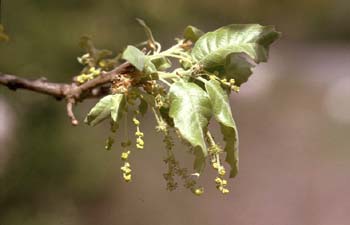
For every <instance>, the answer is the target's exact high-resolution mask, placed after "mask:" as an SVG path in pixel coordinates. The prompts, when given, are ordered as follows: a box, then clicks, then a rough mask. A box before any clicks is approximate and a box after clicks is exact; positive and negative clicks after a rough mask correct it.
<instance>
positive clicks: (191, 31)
mask: <svg viewBox="0 0 350 225" xmlns="http://www.w3.org/2000/svg"><path fill="white" fill-rule="evenodd" d="M203 34H204V32H203V31H201V30H200V29H198V28H197V27H194V26H191V25H189V26H187V27H186V28H185V30H184V38H185V39H186V40H190V41H192V42H196V41H197V40H198V39H199V38H200V37H201V36H203Z"/></svg>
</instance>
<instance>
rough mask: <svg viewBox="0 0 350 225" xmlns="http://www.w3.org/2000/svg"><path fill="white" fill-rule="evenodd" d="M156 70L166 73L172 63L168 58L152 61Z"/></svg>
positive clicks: (160, 57)
mask: <svg viewBox="0 0 350 225" xmlns="http://www.w3.org/2000/svg"><path fill="white" fill-rule="evenodd" d="M151 61H152V63H153V64H154V66H155V67H156V70H159V71H164V70H166V69H168V68H170V67H171V62H170V60H169V59H168V58H167V57H164V56H159V57H157V58H154V59H152V60H151Z"/></svg>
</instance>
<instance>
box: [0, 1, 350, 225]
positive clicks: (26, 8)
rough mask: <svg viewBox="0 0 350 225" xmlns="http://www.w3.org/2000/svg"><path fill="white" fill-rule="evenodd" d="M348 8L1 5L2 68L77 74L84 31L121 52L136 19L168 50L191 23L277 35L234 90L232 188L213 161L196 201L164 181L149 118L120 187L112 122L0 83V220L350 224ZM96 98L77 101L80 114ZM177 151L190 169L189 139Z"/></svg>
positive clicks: (135, 31) (53, 76) (293, 4)
mask: <svg viewBox="0 0 350 225" xmlns="http://www.w3.org/2000/svg"><path fill="white" fill-rule="evenodd" d="M349 13H350V2H349V1H346V0H333V1H329V0H294V1H277V0H264V1H259V0H237V1H227V0H226V1H225V0H217V1H208V0H202V1H198V0H194V1H184V0H177V1H160V0H151V1H139V0H136V1H126V0H123V1H112V0H100V1H93V0H85V1H81V0H60V1H44V0H11V1H10V0H2V14H1V16H2V18H1V19H2V23H3V24H4V26H5V27H6V31H7V33H8V34H9V35H10V37H11V41H10V42H8V43H0V71H1V72H5V73H10V74H17V75H21V76H23V77H26V78H37V77H39V76H46V77H47V78H48V79H49V80H50V81H57V82H67V81H70V79H71V77H72V76H73V75H76V74H78V73H79V71H80V69H81V67H80V65H79V64H78V62H77V61H76V57H77V56H79V55H81V54H82V51H81V49H80V48H79V46H78V42H79V38H80V37H81V36H83V35H86V34H88V35H90V36H92V38H93V41H94V43H95V44H96V45H97V46H98V47H100V48H107V49H111V50H113V51H115V52H117V51H120V50H122V49H123V47H125V46H126V45H127V44H134V43H138V42H140V41H143V40H144V39H145V36H144V33H143V30H142V28H140V27H139V26H138V24H137V23H136V21H135V18H136V17H139V18H142V19H144V20H145V21H146V22H147V23H148V24H149V25H150V26H151V27H152V29H153V31H154V35H155V37H156V39H157V40H159V41H160V42H161V43H163V46H165V47H166V46H170V45H171V44H173V43H174V38H175V37H176V36H181V34H182V30H183V28H185V27H186V26H187V25H188V24H191V25H195V26H197V27H199V28H201V29H203V30H205V31H210V30H213V29H215V28H217V27H219V26H223V25H226V24H230V23H260V24H263V25H268V24H272V25H276V27H277V30H279V31H281V32H282V33H283V37H282V39H281V40H279V41H278V42H277V43H275V44H273V46H272V48H271V54H270V60H269V62H268V63H267V64H262V65H259V66H258V67H257V68H256V69H255V73H254V74H253V76H252V77H251V78H250V80H249V82H248V83H247V84H246V85H244V86H242V88H241V92H240V93H239V94H234V95H233V96H232V99H231V101H232V106H233V107H232V111H233V114H234V116H235V119H236V122H237V124H238V127H239V131H240V150H241V152H240V156H241V161H240V165H241V170H240V173H239V176H238V178H237V179H234V180H231V182H230V189H231V193H230V195H228V196H222V195H221V194H220V193H219V192H217V191H216V190H215V187H214V186H215V185H214V181H213V180H214V177H215V172H214V171H212V170H211V169H210V168H208V169H207V170H206V171H205V174H204V176H203V177H202V178H201V180H200V182H201V183H202V184H203V185H204V187H205V188H206V189H205V194H204V195H203V196H202V197H199V198H198V197H196V196H194V195H193V194H192V193H190V192H189V191H188V190H185V189H184V188H179V189H178V190H176V191H175V192H168V191H166V190H165V182H164V181H163V177H162V174H163V172H165V170H166V168H165V166H164V165H163V162H162V158H163V156H164V154H165V152H164V148H163V146H162V145H161V135H159V134H157V133H155V132H154V129H153V128H154V125H155V124H154V121H153V118H152V117H151V116H150V115H147V116H146V119H145V120H144V121H145V122H144V123H143V124H142V128H143V130H144V132H145V134H146V137H145V139H146V147H145V149H144V151H141V152H137V154H136V153H135V154H133V155H132V157H131V158H132V159H131V160H132V161H131V162H132V166H133V169H134V170H133V172H134V179H133V182H132V183H130V184H125V183H124V182H123V180H122V178H121V174H120V169H119V167H120V165H121V162H120V160H119V154H120V149H119V148H118V147H116V148H114V150H113V151H111V152H107V151H104V149H103V146H104V140H105V138H106V137H107V135H108V134H109V133H108V127H107V126H105V125H101V126H98V127H96V128H94V129H92V128H89V127H87V126H86V125H83V124H82V125H81V126H78V127H71V125H70V123H69V121H68V119H67V118H66V115H65V110H64V103H63V102H56V101H55V100H53V99H52V98H50V97H47V96H41V95H38V94H34V93H30V92H26V91H17V92H12V91H9V90H8V89H7V88H4V87H0V224H1V225H23V224H25V225H47V224H50V225H55V224H60V225H80V224H81V225H95V224H101V225H102V224H103V225H104V224H106V225H107V224H108V225H113V224H132V225H138V224H140V225H141V224H142V225H144V224H166V225H172V224H174V225H175V224H176V225H179V224H184V225H185V224H186V225H187V224H193V225H197V224H200V225H206V224H208V225H209V224H210V225H212V224H215V225H226V224H227V225H229V224H230V225H231V224H239V225H271V224H283V225H289V224H290V225H294V224H305V225H329V224H337V225H342V224H344V225H345V224H348V223H349V222H348V221H349V220H350V215H349V214H348V210H349V208H350V189H349V188H348V185H349V184H350V175H349V170H350V165H349V162H350V153H349V150H350V139H349V133H350V101H349V99H350V74H349V64H350V26H349V24H350V17H349ZM94 102H95V101H94V100H91V101H86V102H84V103H83V104H79V106H78V107H77V108H76V110H77V116H78V117H79V119H80V120H82V119H83V118H84V116H85V114H86V113H87V112H88V110H89V107H91V106H92V105H93V104H94ZM212 128H213V129H214V130H216V132H219V131H218V130H217V127H212ZM133 132H134V131H133V130H130V135H133ZM216 132H214V133H216ZM176 154H177V155H178V158H180V159H182V160H184V162H186V164H185V165H186V166H188V167H191V165H192V163H191V160H192V159H193V158H192V156H190V155H188V154H187V153H186V151H185V147H183V146H181V145H178V147H177V148H176Z"/></svg>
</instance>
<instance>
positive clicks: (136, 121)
mask: <svg viewBox="0 0 350 225" xmlns="http://www.w3.org/2000/svg"><path fill="white" fill-rule="evenodd" d="M132 121H133V122H134V124H135V125H136V126H138V125H140V121H139V120H138V119H136V118H133V119H132Z"/></svg>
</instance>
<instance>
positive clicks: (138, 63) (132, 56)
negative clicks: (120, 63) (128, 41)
mask: <svg viewBox="0 0 350 225" xmlns="http://www.w3.org/2000/svg"><path fill="white" fill-rule="evenodd" d="M122 59H124V60H126V61H128V62H130V63H131V64H132V65H133V66H135V68H136V69H138V70H139V71H142V70H143V68H144V66H145V61H146V55H145V54H144V53H143V52H142V51H140V50H139V49H138V48H136V47H134V46H132V45H128V47H127V48H126V49H125V50H124V52H123V55H122Z"/></svg>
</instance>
